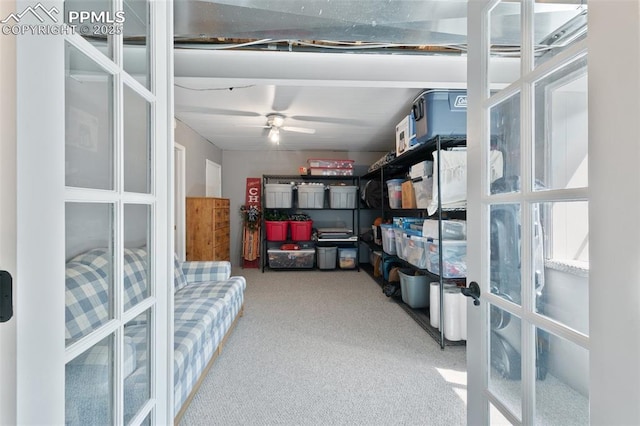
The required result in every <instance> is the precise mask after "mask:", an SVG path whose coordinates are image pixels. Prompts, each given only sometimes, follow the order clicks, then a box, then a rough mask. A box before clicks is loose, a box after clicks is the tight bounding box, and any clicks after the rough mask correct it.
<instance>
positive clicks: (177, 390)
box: [65, 248, 246, 424]
mask: <svg viewBox="0 0 640 426" xmlns="http://www.w3.org/2000/svg"><path fill="white" fill-rule="evenodd" d="M146 258H147V256H146V252H145V250H144V249H142V248H136V249H125V251H124V294H123V296H124V309H125V312H126V311H127V310H128V309H130V308H132V307H134V306H135V305H137V304H138V303H140V302H142V301H143V300H144V299H145V298H146V297H147V295H148V291H149V290H148V286H147V281H146V275H147V274H146ZM108 259H109V255H108V254H107V250H106V249H93V250H89V251H87V252H85V253H82V254H80V255H78V256H75V257H73V258H72V259H71V260H69V261H68V262H67V265H66V306H67V308H66V313H65V314H66V339H67V342H66V343H67V347H68V346H69V345H70V344H72V343H73V342H75V341H77V340H78V339H80V338H82V337H84V336H86V335H88V334H89V333H90V332H91V331H93V330H95V329H97V328H98V327H99V326H102V325H104V324H106V323H107V322H108V320H109V318H113V316H112V315H109V310H110V304H109V300H110V299H112V297H113V296H112V294H113V292H112V291H110V290H109V285H108V284H107V283H108V279H109V278H108V273H109V269H110V268H109V260H108ZM174 266H175V268H174V272H175V273H174V302H173V303H174V357H173V358H174V361H173V365H174V380H173V381H174V383H173V385H174V410H175V411H174V412H175V413H176V416H175V420H176V422H178V421H179V419H180V417H181V416H182V414H183V413H184V410H185V409H186V407H187V406H188V403H189V402H190V399H191V397H192V396H193V394H194V393H195V391H196V390H197V387H198V386H199V381H200V380H201V379H202V378H203V377H204V375H205V373H206V372H207V371H208V369H209V367H210V366H211V364H212V363H213V361H214V360H215V358H216V357H217V355H218V354H219V353H220V351H221V350H222V346H223V344H224V340H225V338H226V336H228V334H229V333H230V331H231V330H232V328H233V326H234V325H235V321H236V320H237V318H238V317H239V316H241V315H242V311H243V303H244V290H245V288H246V281H245V279H244V277H240V276H236V277H232V276H231V264H230V263H229V262H226V261H222V262H183V263H179V262H178V261H177V259H176V260H175V265H174ZM111 306H113V305H111ZM149 323H150V321H148V314H146V313H145V314H141V315H138V316H137V317H136V318H134V319H132V320H131V321H129V322H128V323H127V324H126V325H125V327H124V345H123V348H122V352H121V353H122V362H121V363H120V364H121V367H120V368H122V369H123V371H124V377H125V380H124V388H123V392H124V413H123V414H124V423H127V422H128V421H129V420H131V419H132V418H133V416H134V415H135V414H136V412H137V411H138V410H139V409H140V408H141V407H142V404H144V403H145V402H146V401H147V400H148V398H149V389H150V386H149V374H148V371H149V370H148V366H149V361H148V360H149V357H148V356H147V355H148V353H149V350H148V347H147V342H148V339H147V335H148V333H149ZM112 345H113V339H112V337H107V338H105V339H103V340H102V341H100V342H98V343H97V344H96V345H94V346H93V347H92V348H91V349H89V350H88V351H86V352H84V353H83V354H82V355H80V356H78V357H76V358H75V359H74V360H73V361H71V362H70V363H68V364H67V367H66V395H65V397H66V418H67V421H66V423H67V424H105V423H114V422H113V421H112V420H111V419H112V415H111V411H112V407H111V405H110V398H109V395H111V393H112V391H111V390H110V389H111V387H112V386H113V384H112V383H110V381H109V377H110V376H111V374H110V371H111V369H114V368H118V367H117V365H116V363H115V362H114V360H113V357H112V356H111V355H110V353H112V352H113V351H111V350H109V348H110V347H111V346H112ZM115 423H122V421H115Z"/></svg>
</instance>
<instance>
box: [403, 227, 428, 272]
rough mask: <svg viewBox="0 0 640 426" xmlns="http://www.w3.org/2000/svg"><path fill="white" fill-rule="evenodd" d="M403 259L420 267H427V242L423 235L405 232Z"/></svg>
mask: <svg viewBox="0 0 640 426" xmlns="http://www.w3.org/2000/svg"><path fill="white" fill-rule="evenodd" d="M405 238H406V241H405V246H404V256H405V260H406V261H407V262H409V263H410V264H412V265H413V266H415V267H416V268H420V269H427V265H428V264H427V243H428V240H427V239H426V238H424V237H420V236H416V235H407V234H405Z"/></svg>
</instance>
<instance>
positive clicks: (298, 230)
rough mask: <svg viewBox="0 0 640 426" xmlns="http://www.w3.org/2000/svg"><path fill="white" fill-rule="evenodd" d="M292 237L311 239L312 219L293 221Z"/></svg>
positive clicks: (293, 238) (296, 239)
mask: <svg viewBox="0 0 640 426" xmlns="http://www.w3.org/2000/svg"><path fill="white" fill-rule="evenodd" d="M289 223H290V226H291V239H292V240H293V241H309V240H311V228H312V225H313V221H312V220H306V221H291V222H289Z"/></svg>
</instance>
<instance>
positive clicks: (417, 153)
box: [360, 135, 467, 349]
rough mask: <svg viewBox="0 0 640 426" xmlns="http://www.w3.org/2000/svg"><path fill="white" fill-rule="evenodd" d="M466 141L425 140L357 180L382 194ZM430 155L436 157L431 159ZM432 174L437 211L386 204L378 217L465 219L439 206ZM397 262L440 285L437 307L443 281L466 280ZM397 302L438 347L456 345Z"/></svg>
mask: <svg viewBox="0 0 640 426" xmlns="http://www.w3.org/2000/svg"><path fill="white" fill-rule="evenodd" d="M466 142H467V138H466V136H454V137H450V136H441V135H438V136H435V137H433V138H432V139H430V140H428V141H426V142H425V143H423V144H421V145H418V146H417V147H415V148H413V149H411V150H410V151H408V152H406V153H404V154H402V155H401V156H400V157H396V158H394V159H393V160H391V161H389V162H387V163H386V164H383V165H381V166H380V167H379V168H378V169H376V170H371V171H369V172H368V173H366V174H364V175H363V176H361V177H360V179H361V180H379V181H380V186H381V188H382V191H383V194H384V188H385V182H386V181H387V180H389V179H391V178H397V177H402V178H404V177H406V176H407V173H408V171H409V169H410V167H411V166H412V165H414V164H417V163H419V162H421V161H425V160H436V159H437V160H438V165H441V164H442V163H441V161H439V160H440V154H441V150H445V149H449V148H454V147H461V146H465V145H466ZM434 156H435V157H436V158H434ZM433 173H434V181H435V179H436V175H437V182H438V194H439V196H438V200H439V203H438V209H437V211H436V212H435V213H434V214H432V215H429V214H428V212H427V211H426V209H424V210H423V209H390V208H389V205H388V203H385V202H383V203H382V207H381V208H380V209H379V211H380V215H381V217H382V218H387V219H389V216H392V215H396V214H398V213H399V214H401V213H406V214H409V215H411V216H415V217H420V218H425V219H435V220H438V221H439V222H441V221H442V220H444V219H454V218H455V219H466V209H463V208H455V209H448V208H443V207H442V205H441V204H440V201H441V200H442V197H441V196H440V193H441V188H440V178H439V177H440V170H435V169H434V170H433ZM383 199H384V197H383ZM439 245H440V246H439V253H440V270H442V268H443V264H442V253H443V247H442V239H439ZM387 256H388V255H387ZM398 263H399V264H400V265H404V267H407V268H412V269H414V270H419V271H422V272H425V273H427V274H429V275H430V276H433V277H434V280H438V281H439V283H440V305H441V306H442V305H443V302H444V299H443V285H444V282H445V281H447V282H456V281H457V282H461V281H466V280H464V279H462V280H460V279H458V280H450V279H444V278H443V277H441V276H439V275H435V274H432V273H430V272H429V271H426V270H424V269H420V268H417V267H415V266H413V265H411V264H410V263H408V262H406V261H403V260H402V259H400V258H398ZM400 302H401V303H400V305H401V306H402V307H403V309H405V311H407V313H408V314H409V315H410V316H411V317H412V318H414V319H415V320H416V322H418V323H419V324H420V325H421V326H422V327H423V328H424V329H425V330H426V331H427V332H428V333H429V335H430V336H432V337H433V338H434V339H435V340H436V341H437V342H438V343H439V344H440V347H441V348H443V349H444V347H445V346H446V345H449V344H459V343H458V342H450V341H448V340H447V339H446V338H445V337H444V327H442V328H441V329H440V330H437V329H434V328H433V327H431V325H430V321H425V320H424V317H425V315H424V313H421V312H420V310H416V309H412V308H411V307H410V306H408V305H406V304H404V303H403V302H402V301H400ZM443 323H444V309H440V324H443Z"/></svg>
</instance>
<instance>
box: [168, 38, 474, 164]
mask: <svg viewBox="0 0 640 426" xmlns="http://www.w3.org/2000/svg"><path fill="white" fill-rule="evenodd" d="M175 70H176V71H175V75H176V76H175V115H176V117H177V119H178V120H180V121H182V122H183V123H185V124H186V125H188V126H189V127H191V128H192V129H194V130H195V131H196V132H197V133H199V134H200V135H202V136H203V137H205V138H206V139H208V140H209V141H211V142H212V143H213V144H215V145H216V146H218V147H219V148H221V149H223V150H262V149H286V150H339V151H344V150H347V151H348V150H352V151H388V150H391V149H393V148H394V146H395V125H396V124H397V123H398V122H400V120H401V119H402V118H403V117H404V116H406V115H407V114H409V112H410V110H411V104H412V101H413V99H414V98H415V96H416V95H417V94H418V93H419V92H420V91H421V90H422V89H423V88H434V87H435V88H442V87H451V88H461V87H462V88H463V87H464V86H465V82H466V60H465V59H464V58H461V57H454V58H443V57H429V56H406V55H398V56H393V55H369V54H362V55H361V54H345V53H303V52H296V53H292V52H256V51H201V50H177V51H176V55H175ZM270 113H279V114H282V115H283V116H284V117H285V123H284V125H285V126H291V127H302V128H308V129H313V130H315V133H314V134H306V133H295V132H287V131H285V132H282V133H281V138H280V144H279V145H277V146H275V145H273V144H271V143H270V142H269V141H268V139H267V134H268V129H265V128H262V127H260V126H264V125H265V124H266V122H267V118H266V115H267V114H270Z"/></svg>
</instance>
